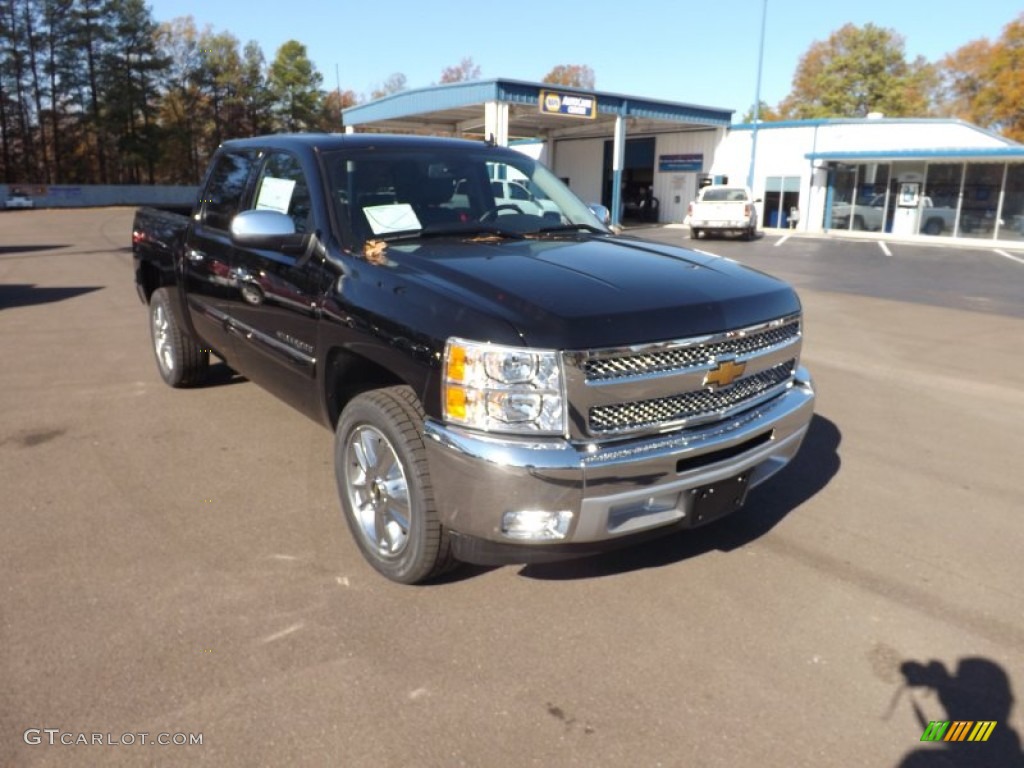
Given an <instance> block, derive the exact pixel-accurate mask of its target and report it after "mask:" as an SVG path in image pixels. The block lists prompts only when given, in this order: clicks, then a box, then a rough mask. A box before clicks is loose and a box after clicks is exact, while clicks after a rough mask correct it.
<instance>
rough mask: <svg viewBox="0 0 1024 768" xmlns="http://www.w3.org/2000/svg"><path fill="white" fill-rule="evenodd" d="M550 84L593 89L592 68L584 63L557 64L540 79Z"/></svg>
mask: <svg viewBox="0 0 1024 768" xmlns="http://www.w3.org/2000/svg"><path fill="white" fill-rule="evenodd" d="M541 82H544V83H551V84H552V85H571V86H575V87H576V88H588V89H590V90H593V89H594V83H595V82H596V81H595V78H594V70H592V69H591V68H590V67H588V66H587V65H586V64H559V65H558V66H557V67H555V68H554V69H552V70H551V71H550V72H548V73H547V74H546V75H544V79H543V80H542V81H541Z"/></svg>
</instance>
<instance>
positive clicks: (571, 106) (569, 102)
mask: <svg viewBox="0 0 1024 768" xmlns="http://www.w3.org/2000/svg"><path fill="white" fill-rule="evenodd" d="M539 102H540V111H541V114H545V115H566V116H567V117H582V118H584V119H587V120H593V119H594V118H595V117H597V98H596V97H594V96H587V95H586V94H580V93H559V92H558V91H545V90H542V91H541V92H540V98H539Z"/></svg>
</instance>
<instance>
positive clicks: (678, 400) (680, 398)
mask: <svg viewBox="0 0 1024 768" xmlns="http://www.w3.org/2000/svg"><path fill="white" fill-rule="evenodd" d="M795 366H796V361H795V360H789V361H787V362H785V363H782V364H781V365H776V366H775V367H774V368H769V369H767V370H764V371H761V372H760V373H756V374H754V375H753V376H747V377H746V378H743V379H740V380H739V381H737V382H735V383H734V384H732V385H731V386H729V387H726V388H725V389H719V390H714V391H709V390H697V391H693V392H684V393H682V394H679V395H673V396H670V397H660V398H655V399H652V400H642V401H638V402H629V403H617V404H615V405H600V406H595V407H593V408H591V409H590V412H589V425H590V430H591V432H592V433H595V434H609V433H614V432H622V431H629V430H638V429H644V428H646V427H652V426H665V425H670V424H676V423H680V422H685V421H687V420H688V419H694V418H697V417H701V416H707V415H709V414H717V413H720V412H722V411H726V410H728V409H729V408H732V407H733V406H736V405H739V404H741V403H744V402H745V401H748V400H751V401H752V400H754V399H755V398H757V397H758V396H759V395H762V394H764V393H766V392H768V391H769V390H771V389H773V388H775V387H777V386H779V385H781V384H784V383H786V382H787V381H788V380H789V378H790V377H791V376H792V375H793V370H794V368H795Z"/></svg>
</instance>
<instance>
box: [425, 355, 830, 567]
mask: <svg viewBox="0 0 1024 768" xmlns="http://www.w3.org/2000/svg"><path fill="white" fill-rule="evenodd" d="M813 413H814V386H813V383H812V381H811V377H810V375H809V373H808V372H807V370H806V369H805V368H803V367H800V368H799V369H798V370H797V373H796V377H795V380H794V383H793V386H792V387H790V388H789V389H787V390H786V391H785V392H784V393H783V394H781V395H779V396H778V397H776V398H774V399H772V400H770V401H768V402H766V403H762V404H760V405H758V406H755V407H753V408H751V409H750V410H748V411H744V412H743V413H740V414H736V415H735V416H733V417H731V418H729V419H726V420H723V421H720V422H716V423H714V424H710V425H706V426H703V427H700V428H695V429H686V430H680V431H677V432H673V433H668V434H664V435H658V436H655V437H650V438H644V439H641V440H630V441H624V442H618V443H613V444H599V443H593V444H574V443H570V442H568V441H566V440H563V439H561V438H555V439H534V440H530V439H529V438H509V437H494V436H488V435H481V434H478V433H473V432H469V431H467V430H463V429H459V428H455V427H450V426H446V425H443V424H441V423H439V422H436V421H433V420H427V422H426V424H425V434H426V437H427V440H426V447H427V459H428V463H429V466H430V473H431V478H432V480H433V486H434V496H435V501H436V503H437V509H438V513H439V515H440V518H441V522H442V524H444V525H445V526H446V527H448V528H449V529H450V530H451V531H453V532H454V533H455V536H454V541H455V543H456V552H457V554H458V555H459V556H460V557H461V558H462V559H468V560H471V561H473V562H488V563H490V562H532V561H537V560H538V559H557V558H560V557H566V556H571V554H572V549H573V548H574V547H575V548H578V549H579V551H580V553H590V552H594V551H601V550H602V549H610V548H613V547H614V546H616V545H617V544H618V543H619V541H620V540H623V539H627V538H632V537H634V536H637V535H640V534H644V533H648V532H651V531H655V530H658V529H669V530H671V529H675V528H676V527H679V526H680V525H687V524H689V525H693V524H694V521H693V519H692V517H693V516H692V512H693V498H692V494H690V493H688V491H690V490H692V489H696V488H700V487H702V486H707V485H709V484H713V483H717V482H720V481H726V480H728V479H730V478H733V477H735V476H737V475H739V474H743V473H749V480H748V484H749V487H754V486H755V485H758V484H759V483H762V482H764V481H765V480H767V479H768V478H769V477H771V476H772V475H773V474H775V473H776V472H778V471H779V470H780V469H782V467H784V466H785V465H786V463H787V462H789V460H790V459H792V458H793V456H795V455H796V453H797V451H798V450H799V448H800V444H801V443H802V442H803V439H804V435H805V434H806V433H807V429H808V426H809V425H810V422H811V417H812V416H813ZM518 510H542V511H551V512H557V511H560V510H569V511H571V512H572V513H573V519H572V524H571V526H570V528H569V530H568V533H567V535H566V536H565V538H563V539H561V540H558V541H554V542H547V541H538V542H531V543H525V542H523V541H521V540H513V539H510V538H508V537H506V536H505V535H504V534H503V533H502V529H501V526H502V518H503V516H504V514H505V513H506V512H509V511H518ZM488 542H490V543H493V544H494V545H495V546H493V547H486V546H482V545H483V544H485V543H488ZM543 552H547V553H548V554H550V555H552V556H557V557H550V558H544V557H543V554H542V553H543Z"/></svg>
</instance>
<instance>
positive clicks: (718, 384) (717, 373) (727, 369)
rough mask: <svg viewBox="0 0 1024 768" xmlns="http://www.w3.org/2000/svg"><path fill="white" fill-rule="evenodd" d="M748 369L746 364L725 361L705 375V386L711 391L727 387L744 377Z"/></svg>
mask: <svg viewBox="0 0 1024 768" xmlns="http://www.w3.org/2000/svg"><path fill="white" fill-rule="evenodd" d="M746 367H747V364H746V363H737V362H736V361H735V360H723V361H722V362H720V363H719V364H718V365H716V366H715V367H714V368H712V369H711V370H710V371H708V372H707V373H706V374H705V375H704V386H705V387H710V388H711V389H721V388H722V387H727V386H729V385H730V384H732V383H733V382H734V381H736V379H738V378H739V377H740V376H742V375H743V369H744V368H746Z"/></svg>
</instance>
